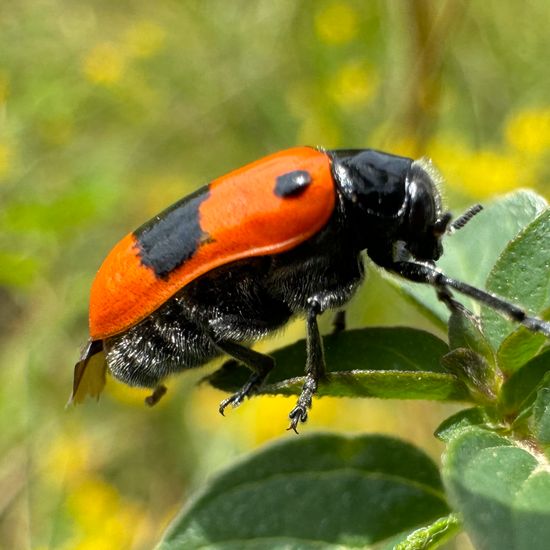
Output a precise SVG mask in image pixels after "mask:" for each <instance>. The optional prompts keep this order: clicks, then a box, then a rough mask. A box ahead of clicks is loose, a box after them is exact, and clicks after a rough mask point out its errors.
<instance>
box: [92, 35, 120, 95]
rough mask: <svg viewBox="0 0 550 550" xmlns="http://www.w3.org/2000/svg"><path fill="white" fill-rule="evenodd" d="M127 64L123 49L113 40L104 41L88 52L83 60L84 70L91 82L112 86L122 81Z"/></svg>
mask: <svg viewBox="0 0 550 550" xmlns="http://www.w3.org/2000/svg"><path fill="white" fill-rule="evenodd" d="M125 65H126V59H125V55H124V52H123V51H122V49H121V48H120V47H118V46H117V45H116V44H113V43H112V42H102V43H100V44H98V45H96V46H95V47H94V48H92V50H91V51H90V52H88V55H87V56H86V57H85V59H84V62H83V71H84V75H85V76H86V78H87V79H88V80H89V81H90V82H93V83H94V84H101V85H104V86H110V85H112V84H116V83H117V82H119V81H120V79H121V78H122V76H123V74H124V70H125Z"/></svg>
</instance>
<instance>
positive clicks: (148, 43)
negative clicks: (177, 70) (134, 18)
mask: <svg viewBox="0 0 550 550" xmlns="http://www.w3.org/2000/svg"><path fill="white" fill-rule="evenodd" d="M165 40H166V31H165V30H164V29H163V28H162V27H161V26H160V25H158V24H156V23H153V22H152V21H145V20H144V21H138V22H137V23H134V24H133V25H132V26H131V27H130V28H129V29H128V30H127V31H126V34H125V36H124V47H125V50H126V52H127V53H128V55H130V56H132V57H142V58H148V57H152V56H153V55H155V54H156V53H157V52H158V51H160V50H161V49H162V47H163V46H164V43H165Z"/></svg>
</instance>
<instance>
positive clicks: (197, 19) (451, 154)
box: [0, 0, 550, 550]
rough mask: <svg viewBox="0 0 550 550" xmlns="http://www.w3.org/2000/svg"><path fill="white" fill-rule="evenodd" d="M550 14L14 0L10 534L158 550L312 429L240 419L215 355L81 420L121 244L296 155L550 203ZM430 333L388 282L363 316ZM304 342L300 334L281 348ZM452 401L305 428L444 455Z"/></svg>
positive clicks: (492, 2)
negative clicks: (200, 490) (429, 163)
mask: <svg viewBox="0 0 550 550" xmlns="http://www.w3.org/2000/svg"><path fill="white" fill-rule="evenodd" d="M548 21H550V3H548V2H547V1H546V0H531V1H530V2H528V3H526V2H498V1H496V0H486V1H485V2H467V1H459V0H450V1H436V0H433V1H424V0H422V1H421V0H417V1H414V2H413V1H406V0H393V1H387V2H384V1H377V2H376V1H372V2H365V1H358V0H341V1H340V0H336V1H326V0H318V1H315V2H314V1H295V0H278V1H276V2H275V1H273V0H261V1H251V0H248V1H245V0H231V1H229V2H222V1H213V0H202V1H200V2H181V1H180V2H178V1H176V0H171V1H170V0H162V1H159V2H154V3H153V2H146V1H144V0H119V1H117V2H108V1H106V0H98V1H95V2H92V1H85V0H4V1H3V2H2V3H1V4H0V392H1V398H0V433H1V437H0V547H1V548H6V549H12V548H24V549H26V548H33V549H40V550H42V549H79V550H85V549H86V550H88V549H97V550H107V549H125V548H131V549H146V548H150V547H151V546H152V545H153V544H154V542H155V541H156V540H158V538H159V535H160V533H161V532H162V530H163V528H164V527H165V526H166V524H167V522H168V521H169V520H170V518H171V517H172V516H173V514H174V513H175V512H176V510H177V509H178V507H179V506H180V504H181V503H183V502H185V501H186V499H187V498H188V497H189V495H190V494H191V493H192V492H193V491H194V490H195V489H196V488H197V487H200V486H201V484H202V483H204V480H205V479H206V478H207V477H208V476H209V475H211V473H212V472H213V471H216V470H218V469H219V468H221V467H222V466H224V465H226V464H228V463H230V462H231V461H232V460H234V459H235V457H237V456H238V455H241V454H243V453H246V452H247V451H249V450H250V449H252V448H254V447H257V446H258V445H260V444H262V443H264V442H265V441H266V440H269V439H272V438H275V437H294V436H293V435H289V434H288V433H287V432H285V428H286V427H287V413H288V411H289V410H290V408H291V407H292V404H293V401H292V400H287V399H283V398H280V399H279V398H258V399H254V400H252V401H250V402H247V403H245V404H244V406H242V407H241V408H240V409H237V410H234V411H228V414H227V417H226V418H222V417H221V416H220V415H219V414H218V412H217V405H218V402H219V401H220V400H221V399H222V397H223V395H222V394H220V393H218V392H216V391H214V390H212V389H210V388H208V387H206V386H204V385H202V386H198V387H197V386H196V383H197V381H198V380H199V379H200V378H201V376H202V375H204V374H205V373H206V372H208V368H207V369H201V370H200V371H197V372H191V373H189V374H187V375H185V376H181V377H179V378H178V379H177V380H174V381H173V382H172V383H171V384H170V390H169V393H168V395H167V396H166V398H165V399H164V400H163V401H162V402H161V403H160V404H159V405H158V406H157V407H156V408H154V409H149V408H147V407H145V406H144V405H143V397H144V395H145V394H146V392H142V391H140V390H130V389H128V388H125V387H122V386H121V385H119V384H117V383H115V382H114V381H112V380H109V381H108V387H107V391H106V392H105V394H104V395H103V396H102V398H101V400H100V402H99V403H95V402H93V401H89V402H87V403H86V404H84V405H83V406H80V407H77V408H70V409H68V410H65V409H64V405H65V402H66V400H67V398H68V396H69V393H70V389H71V384H72V367H73V365H74V363H75V361H76V359H77V358H78V355H79V348H80V347H81V346H82V345H83V344H84V343H85V341H86V338H87V302H88V292H89V288H90V285H91V282H92V279H93V277H94V273H95V271H96V269H97V268H98V266H99V264H100V263H101V260H102V259H103V257H104V256H105V254H106V253H107V252H108V251H109V249H110V248H111V246H112V245H113V244H114V243H115V242H116V241H117V240H118V239H119V238H121V237H122V236H123V235H124V234H125V233H127V232H128V231H130V230H132V229H134V228H135V227H136V226H138V225H140V224H141V223H142V222H143V221H145V220H146V219H148V218H149V217H151V216H152V215H154V214H155V213H156V212H157V211H159V210H161V209H162V208H164V207H165V206H167V205H169V204H170V203H171V202H173V201H174V200H175V199H178V198H180V197H182V196H183V195H185V194H187V193H189V192H190V191H192V190H193V189H195V188H196V187H198V186H199V185H202V184H204V183H206V182H207V181H208V180H209V179H212V178H213V177H216V176H219V175H221V174H223V173H225V172H226V171H228V170H230V169H232V168H236V167H238V166H240V165H242V164H244V163H246V162H249V161H252V160H254V159H256V158H259V157H261V156H263V155H265V154H268V153H270V152H273V151H276V150H279V149H282V148H285V147H289V146H293V145H296V144H310V145H323V146H325V147H327V148H335V147H345V148H348V147H351V148H357V147H375V148H380V149H384V150H388V151H391V152H395V153H401V154H407V155H412V156H418V155H429V156H431V157H432V158H433V160H434V162H435V163H436V165H437V166H438V167H439V168H440V169H441V171H442V173H443V175H444V176H445V179H446V184H445V189H444V191H445V196H446V198H447V202H448V204H450V205H451V207H452V208H453V209H454V210H455V211H458V210H459V209H460V207H462V206H464V205H466V204H469V203H472V202H473V201H479V200H481V201H483V200H487V199H488V198H490V196H491V195H494V194H497V193H502V192H506V191H508V190H510V189H513V188H515V187H518V186H530V187H534V188H535V189H537V190H538V191H539V192H540V193H542V194H543V195H546V196H547V197H548V195H549V190H550V187H549V183H550V177H549V176H550V168H549V166H550V164H549V162H548V161H549V160H550V154H549V153H550V71H549V70H548V52H549V51H550V33H548ZM482 245H483V243H476V244H475V246H482ZM419 322H420V321H419V319H418V318H417V317H416V315H415V313H414V311H413V310H412V309H411V308H410V307H409V306H408V305H407V304H405V303H404V302H403V301H402V300H401V299H400V298H399V297H398V295H397V294H396V292H395V291H394V290H392V289H391V288H390V287H389V285H388V284H387V283H386V282H385V281H384V280H383V279H382V278H381V277H380V275H379V274H377V273H376V272H374V271H373V272H372V273H371V276H370V279H369V281H368V282H367V283H366V285H365V286H364V288H363V289H362V291H361V292H360V295H359V296H358V297H357V298H356V299H355V300H354V302H353V304H352V305H351V316H350V324H351V326H361V325H365V324H412V325H415V326H418V323H419ZM329 324H330V319H329V318H328V317H327V318H326V319H323V328H324V330H328V328H329ZM421 326H424V327H426V328H430V327H427V326H426V324H425V322H424V324H422V325H421ZM302 335H303V327H302V323H294V324H293V325H291V326H290V327H289V328H288V330H287V331H286V332H285V333H284V334H283V335H282V336H280V337H279V338H278V339H272V340H270V341H267V342H263V343H261V344H260V345H259V346H258V348H259V349H262V350H269V349H273V348H274V347H277V346H280V345H281V344H282V343H283V342H289V341H292V340H295V339H297V338H299V337H301V336H302ZM209 368H210V369H212V368H213V367H212V366H210V367H209ZM449 410H450V409H449V407H444V406H442V405H433V404H429V403H411V402H400V403H396V402H380V401H375V400H370V401H361V402H358V401H353V400H344V399H340V400H334V399H328V398H325V399H322V400H317V401H316V402H315V403H314V407H313V410H312V414H311V420H310V421H309V423H308V425H307V426H306V427H305V428H304V429H303V431H304V432H311V431H313V430H315V429H319V428H322V429H327V428H328V429H334V430H338V431H351V432H353V431H356V432H358V431H362V432H363V431H367V432H383V433H391V434H397V435H400V436H401V437H403V438H405V439H407V440H409V441H412V442H414V443H416V444H418V445H420V446H421V447H422V448H424V449H426V450H427V451H428V452H429V453H430V454H431V455H432V456H434V457H436V458H437V457H438V455H439V453H440V451H441V447H440V446H439V444H438V443H437V442H436V441H435V440H434V438H433V437H432V432H433V430H434V428H435V427H436V426H437V424H438V421H439V420H440V419H442V418H443V417H444V416H445V415H447V414H448V413H449ZM462 544H466V543H465V542H464V541H462Z"/></svg>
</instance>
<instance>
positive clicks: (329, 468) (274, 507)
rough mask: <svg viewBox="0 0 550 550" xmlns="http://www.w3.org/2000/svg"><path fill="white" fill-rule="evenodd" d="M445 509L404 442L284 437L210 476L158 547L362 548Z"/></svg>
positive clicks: (430, 472)
mask: <svg viewBox="0 0 550 550" xmlns="http://www.w3.org/2000/svg"><path fill="white" fill-rule="evenodd" d="M448 512H449V510H448V508H447V505H446V502H445V497H444V495H443V491H442V486H441V481H440V479H439V473H438V470H437V467H436V465H435V464H434V463H433V462H432V461H431V459H430V458H428V457H427V456H426V455H424V454H423V453H422V452H421V451H419V450H418V449H416V448H415V447H413V446H411V445H409V444H407V443H405V442H402V441H399V440H397V439H393V438H389V437H383V436H359V437H353V438H347V437H342V436H339V435H328V434H327V435H321V434H318V435H314V436H310V437H300V438H295V437H292V438H287V439H285V440H283V441H281V442H279V443H277V444H275V445H271V446H268V447H266V448H264V449H263V450H261V451H260V452H258V453H256V454H254V455H251V456H249V457H247V458H246V459H245V460H244V461H242V462H240V463H238V464H236V465H234V466H233V467H231V468H230V469H229V470H227V471H226V472H224V473H222V474H221V475H220V476H218V477H217V478H216V479H214V480H213V481H212V482H211V483H210V484H209V485H208V486H206V487H205V488H204V490H203V491H202V493H201V494H200V495H198V496H197V497H195V498H194V499H193V500H192V501H191V503H190V505H188V506H187V507H186V508H185V509H184V510H183V511H182V513H181V514H180V516H179V517H178V518H177V519H176V520H175V521H174V522H173V523H172V525H171V526H170V527H169V529H168V531H167V533H166V535H165V537H164V539H163V541H162V543H161V544H160V546H159V549H161V550H176V549H185V550H192V549H194V548H204V547H208V548H216V549H235V550H236V549H241V548H266V549H267V548H269V549H277V548H285V549H294V548H296V549H306V548H336V547H339V548H340V547H341V546H339V545H343V546H345V547H350V548H354V547H358V548H363V547H364V546H365V545H370V544H373V543H376V542H378V541H383V540H385V539H387V538H389V537H391V536H393V535H396V534H398V533H400V532H402V531H404V530H405V529H412V528H414V527H416V526H418V525H423V524H426V523H428V522H430V521H433V520H435V519H436V518H438V517H440V516H442V515H444V514H448Z"/></svg>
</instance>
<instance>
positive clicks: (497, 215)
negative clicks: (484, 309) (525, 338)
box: [388, 191, 547, 322]
mask: <svg viewBox="0 0 550 550" xmlns="http://www.w3.org/2000/svg"><path fill="white" fill-rule="evenodd" d="M546 207H547V203H546V201H545V200H544V199H543V198H542V197H541V196H539V195H537V194H536V193H534V192H532V191H517V192H515V193H511V194H509V195H506V196H505V197H503V198H500V199H498V200H496V201H495V202H493V203H491V204H489V205H487V206H486V208H485V209H484V210H483V211H482V212H481V213H480V214H478V215H477V216H475V217H474V218H473V219H472V220H471V221H470V222H468V224H467V225H466V227H464V228H463V229H461V230H460V231H457V232H456V233H453V234H452V235H450V236H449V237H447V238H446V240H445V243H444V246H445V253H444V254H443V256H442V258H441V260H439V261H438V266H439V267H440V268H441V269H442V271H443V272H444V273H446V274H447V275H449V276H450V277H453V278H455V279H459V280H462V281H464V282H467V283H469V284H471V285H474V286H479V287H483V286H484V284H485V281H486V279H487V276H488V275H489V272H490V271H491V268H492V267H493V265H494V263H495V262H496V260H497V258H498V257H499V256H500V254H501V252H502V251H503V250H504V248H505V246H506V244H507V243H508V242H509V241H510V240H512V239H513V238H514V237H515V236H516V235H517V234H518V233H519V232H520V231H521V230H522V229H523V228H524V227H525V226H527V225H528V224H529V223H530V222H532V221H533V220H534V219H535V218H536V217H537V216H538V215H539V214H540V213H541V212H542V211H543V210H544V209H545V208H546ZM388 277H389V278H390V281H391V282H392V283H393V284H394V285H396V286H397V287H399V288H400V289H401V290H402V291H403V292H404V293H405V295H406V296H407V297H408V298H409V299H410V300H412V301H413V302H415V303H417V304H418V306H419V309H420V310H421V311H426V310H427V311H429V312H431V315H435V316H436V317H437V318H439V319H441V321H443V322H446V320H447V318H448V311H447V309H446V308H445V306H444V305H443V304H441V303H440V302H439V300H437V297H436V295H435V292H434V290H433V289H432V288H429V287H428V286H427V285H422V284H415V283H410V282H407V281H404V280H402V279H399V278H397V277H394V276H391V275H388ZM460 301H461V302H463V303H464V304H465V305H466V306H467V307H468V308H469V309H472V310H473V311H474V312H478V311H479V307H478V305H477V304H475V303H474V302H472V301H471V300H470V299H469V298H465V297H461V298H460ZM428 317H430V315H428Z"/></svg>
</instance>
